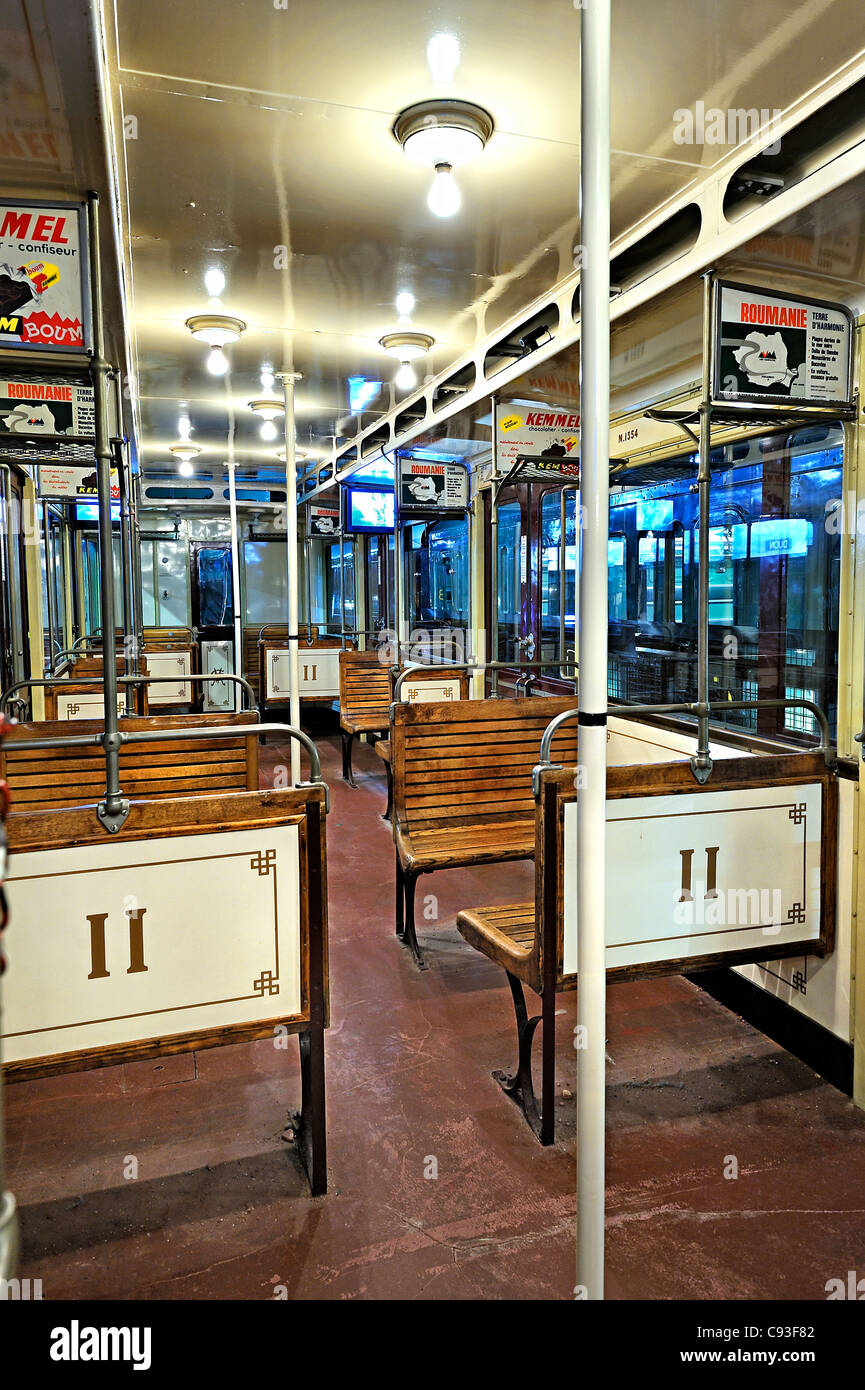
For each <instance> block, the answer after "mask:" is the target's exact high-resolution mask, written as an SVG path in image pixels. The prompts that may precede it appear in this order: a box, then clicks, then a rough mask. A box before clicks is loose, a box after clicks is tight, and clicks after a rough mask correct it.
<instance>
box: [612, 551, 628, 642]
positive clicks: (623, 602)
mask: <svg viewBox="0 0 865 1390" xmlns="http://www.w3.org/2000/svg"><path fill="white" fill-rule="evenodd" d="M607 568H608V570H609V575H610V580H609V593H610V619H611V621H613V620H617V619H621V618H626V617H627V616H628V571H627V566H626V564H625V537H624V536H622V535H611V536H610V539H609V540H608V542H607Z"/></svg>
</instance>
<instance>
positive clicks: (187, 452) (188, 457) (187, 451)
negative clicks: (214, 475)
mask: <svg viewBox="0 0 865 1390" xmlns="http://www.w3.org/2000/svg"><path fill="white" fill-rule="evenodd" d="M168 452H169V453H170V454H173V455H174V457H175V458H176V459H179V460H180V464H179V467H178V470H177V471H178V473H179V474H180V476H181V478H191V477H192V474H193V472H194V469H193V467H192V460H193V459H194V458H198V455H199V454H200V453H201V449H200V447H199V445H197V444H192V443H190V441H189V439H181V441H180V442H179V443H178V444H169V446H168Z"/></svg>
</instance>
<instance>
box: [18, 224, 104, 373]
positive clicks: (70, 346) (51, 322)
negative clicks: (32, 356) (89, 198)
mask: <svg viewBox="0 0 865 1390" xmlns="http://www.w3.org/2000/svg"><path fill="white" fill-rule="evenodd" d="M87 291H88V285H87V234H86V213H85V208H84V205H83V204H82V203H30V202H27V203H22V202H15V203H10V202H0V348H6V349H9V348H13V349H16V350H19V349H20V350H23V351H29V352H65V353H70V352H71V353H84V352H88V351H89V350H90V324H89V304H88V292H87Z"/></svg>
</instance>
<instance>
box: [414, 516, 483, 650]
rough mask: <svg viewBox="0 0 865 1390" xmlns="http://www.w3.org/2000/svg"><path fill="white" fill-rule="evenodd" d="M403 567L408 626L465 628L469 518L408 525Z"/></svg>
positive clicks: (461, 517)
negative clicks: (432, 523)
mask: <svg viewBox="0 0 865 1390" xmlns="http://www.w3.org/2000/svg"><path fill="white" fill-rule="evenodd" d="M405 569H406V588H405V592H406V596H407V604H408V620H409V624H410V627H412V628H415V629H417V628H420V629H423V628H436V629H439V628H443V627H447V628H456V629H460V630H464V629H465V627H466V625H467V623H468V616H469V602H468V595H469V571H468V517H465V516H459V517H448V518H446V519H445V520H442V521H438V522H436V523H435V524H434V525H430V526H426V525H419V526H412V527H409V528H407V532H406V560H405Z"/></svg>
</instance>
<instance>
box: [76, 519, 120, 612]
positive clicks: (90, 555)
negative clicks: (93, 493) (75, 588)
mask: <svg viewBox="0 0 865 1390" xmlns="http://www.w3.org/2000/svg"><path fill="white" fill-rule="evenodd" d="M111 539H112V553H113V556H114V624H115V627H118V628H121V629H122V627H123V590H122V587H121V571H120V537H119V536H112V538H111ZM81 558H82V569H83V581H84V631H85V632H98V631H99V629H100V628H101V627H102V595H101V592H100V588H99V542H98V540H97V538H96V536H93V535H90V534H88V533H86V532H84V533H81Z"/></svg>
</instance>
